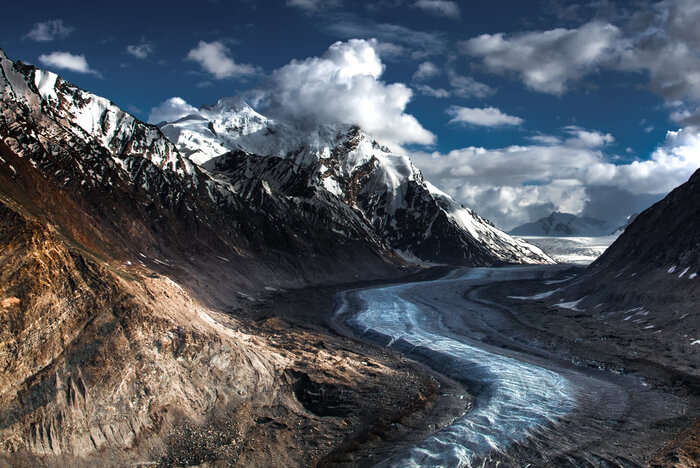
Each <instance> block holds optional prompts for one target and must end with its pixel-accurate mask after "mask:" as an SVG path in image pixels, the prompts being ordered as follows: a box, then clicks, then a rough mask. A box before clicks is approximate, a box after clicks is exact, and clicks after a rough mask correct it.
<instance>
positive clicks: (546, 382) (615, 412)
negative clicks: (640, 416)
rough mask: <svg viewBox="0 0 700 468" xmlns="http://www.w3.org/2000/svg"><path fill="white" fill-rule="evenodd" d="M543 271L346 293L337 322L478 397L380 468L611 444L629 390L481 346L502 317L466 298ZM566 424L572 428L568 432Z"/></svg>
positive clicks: (465, 274) (459, 276) (480, 274)
mask: <svg viewBox="0 0 700 468" xmlns="http://www.w3.org/2000/svg"><path fill="white" fill-rule="evenodd" d="M546 271H547V270H546V269H545V270H543V269H541V268H538V267H512V268H475V269H461V270H456V271H453V272H452V273H450V274H448V275H447V276H446V277H444V278H441V279H438V280H433V281H425V282H416V283H404V284H399V285H391V286H384V287H374V288H369V289H358V290H350V291H345V292H343V293H341V295H340V306H339V309H338V312H337V317H339V318H341V319H342V320H343V321H344V323H345V324H346V325H347V326H349V327H350V328H351V329H352V330H353V331H354V333H355V334H357V335H358V336H361V337H363V338H364V339H368V340H370V341H373V342H375V343H379V344H381V345H384V346H389V347H392V348H394V349H397V350H399V351H400V352H402V353H405V354H406V355H408V356H409V357H411V358H414V359H417V360H419V361H422V362H424V363H426V364H427V365H429V366H430V367H432V368H433V369H435V370H436V371H438V372H440V373H442V374H443V375H446V376H448V377H450V378H452V379H454V380H457V381H460V382H462V383H463V384H464V385H465V386H466V388H468V389H469V392H470V393H472V394H473V395H474V397H475V400H474V402H473V407H472V408H471V409H470V410H469V411H468V412H466V413H465V414H464V415H463V416H462V417H460V418H458V419H456V420H455V421H453V422H452V423H451V424H450V425H448V426H447V427H444V428H442V429H440V430H438V431H436V432H434V433H433V434H431V435H430V436H428V437H426V438H425V439H423V440H422V441H420V442H418V443H415V444H412V445H410V446H406V447H402V448H401V449H399V450H397V451H395V452H394V453H392V454H391V456H389V457H388V458H386V459H384V460H381V461H380V463H379V465H380V466H396V467H471V466H497V460H503V461H505V463H506V464H509V462H508V460H509V461H510V463H512V462H513V461H514V459H513V458H512V457H511V456H509V455H507V452H508V451H509V450H511V449H512V448H513V446H523V447H524V446H528V444H529V445H530V446H532V445H533V444H534V445H535V446H536V448H535V450H539V449H542V450H547V451H549V453H550V454H551V453H553V452H557V453H560V454H561V453H564V454H566V453H568V452H569V451H570V450H571V447H578V444H582V445H585V444H589V445H595V444H597V442H596V440H598V439H597V438H603V439H604V438H605V435H604V434H605V432H606V431H607V430H609V429H610V427H612V426H615V424H617V422H616V421H619V420H621V419H624V418H625V417H626V414H627V413H628V412H629V407H630V405H629V404H628V403H629V392H628V390H627V389H625V388H624V387H625V385H620V384H619V383H614V382H611V381H609V380H606V379H605V378H598V377H596V376H595V375H591V374H590V373H585V372H579V371H577V370H575V369H572V368H571V367H568V368H567V367H566V366H564V367H561V366H560V367H558V366H557V365H554V364H553V365H548V364H546V363H545V362H542V360H541V359H540V360H538V359H536V358H535V359H532V358H530V357H528V356H527V355H526V354H522V353H518V352H509V351H506V350H503V349H500V348H498V347H495V346H489V345H487V344H485V343H484V341H488V340H484V337H487V336H488V335H489V333H490V332H489V331H488V330H489V327H490V326H491V325H492V324H493V322H490V324H491V325H489V323H488V321H489V320H499V319H498V318H493V317H495V316H497V315H498V313H497V311H495V310H489V308H488V307H486V306H484V304H483V303H476V302H473V301H470V300H469V299H468V298H465V291H467V290H469V289H470V288H474V287H476V286H479V285H483V284H487V283H493V282H497V281H511V280H518V279H533V278H537V277H538V275H540V277H541V275H542V273H543V272H546ZM550 272H551V270H550ZM479 316H481V317H482V318H481V319H477V318H476V317H479ZM485 316H488V317H489V318H488V319H484V318H483V317H485ZM465 317H466V319H465ZM485 324H486V325H485ZM494 333H497V332H496V331H495V332H494ZM632 384H633V385H637V384H638V382H634V383H632ZM672 406H674V408H675V409H674V411H675V410H677V409H678V408H676V405H672ZM650 407H651V406H650ZM664 411H666V410H664ZM572 421H574V422H575V423H574V424H571V425H568V424H570V423H571V422H572ZM562 422H565V423H566V424H567V426H566V428H565V430H564V429H562ZM613 429H614V427H613ZM559 433H562V434H563V433H567V434H566V435H562V436H561V439H562V440H563V441H562V442H561V445H560V446H556V447H554V448H552V447H553V446H552V445H551V444H549V445H548V443H547V442H540V441H543V440H544V441H546V440H548V439H549V440H551V439H552V438H557V437H559V435H558V434H559ZM593 433H595V435H594V436H590V434H593ZM553 434H554V435H553ZM567 437H568V438H569V439H568V440H566V439H567ZM533 441H534V442H533ZM557 443H558V442H557ZM547 445H548V447H544V446H547ZM528 450H529V449H528ZM574 450H575V451H578V450H579V449H578V448H575V449H574ZM541 455H542V454H538V455H537V456H536V457H535V459H538V457H539V456H541ZM549 456H550V455H544V459H543V460H547V459H548V458H549ZM564 456H565V457H567V459H568V455H564ZM528 458H529V456H528ZM540 460H541V461H542V459H540ZM518 461H519V459H518ZM584 461H585V463H584ZM491 462H493V463H491ZM536 463H538V462H536ZM579 463H584V464H585V465H586V466H636V463H634V462H630V463H629V465H628V464H627V463H626V462H624V461H623V462H620V461H618V460H617V459H615V461H614V463H613V464H610V465H608V464H607V463H605V462H603V460H602V458H600V457H598V456H597V455H596V456H590V457H589V456H583V457H582V458H581V459H580V460H578V459H577V461H575V460H572V461H571V464H572V465H573V466H583V465H580V464H579ZM599 463H602V464H599ZM618 463H619V464H618ZM567 464H568V463H567ZM500 466H504V465H500ZM523 466H526V464H524V465H523ZM533 466H534V465H533Z"/></svg>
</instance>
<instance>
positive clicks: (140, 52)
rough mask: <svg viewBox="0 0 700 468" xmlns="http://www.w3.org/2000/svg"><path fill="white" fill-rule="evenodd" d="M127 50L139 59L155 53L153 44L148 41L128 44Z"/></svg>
mask: <svg viewBox="0 0 700 468" xmlns="http://www.w3.org/2000/svg"><path fill="white" fill-rule="evenodd" d="M126 52H127V53H128V54H129V55H133V56H134V57H136V58H137V59H141V60H144V59H146V58H148V56H149V55H151V54H152V53H153V45H151V44H150V43H148V42H142V43H140V44H134V45H128V46H126Z"/></svg>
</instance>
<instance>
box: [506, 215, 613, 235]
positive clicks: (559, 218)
mask: <svg viewBox="0 0 700 468" xmlns="http://www.w3.org/2000/svg"><path fill="white" fill-rule="evenodd" d="M614 229H615V226H613V225H611V224H610V223H609V222H607V221H603V220H601V219H595V218H589V217H582V216H577V215H575V214H572V213H563V212H560V211H554V212H552V213H550V214H549V215H548V216H545V217H544V218H540V219H538V220H537V221H534V222H531V223H526V224H522V225H520V226H518V227H516V228H514V229H512V230H511V231H510V234H512V235H516V236H557V237H571V236H585V237H598V236H605V235H609V234H610V233H611V232H612V231H613V230H614Z"/></svg>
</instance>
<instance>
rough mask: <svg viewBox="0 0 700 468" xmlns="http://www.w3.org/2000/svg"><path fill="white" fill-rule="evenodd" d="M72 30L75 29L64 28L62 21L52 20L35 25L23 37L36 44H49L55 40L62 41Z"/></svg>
mask: <svg viewBox="0 0 700 468" xmlns="http://www.w3.org/2000/svg"><path fill="white" fill-rule="evenodd" d="M74 30H75V28H73V27H71V26H66V24H65V23H64V22H63V20H62V19H53V20H48V21H44V22H41V23H35V24H34V26H32V29H30V30H29V32H28V33H27V34H26V35H25V36H24V37H26V38H28V39H31V40H33V41H37V42H50V41H53V40H55V39H63V38H64V37H66V36H68V35H69V34H70V33H72V32H73V31H74Z"/></svg>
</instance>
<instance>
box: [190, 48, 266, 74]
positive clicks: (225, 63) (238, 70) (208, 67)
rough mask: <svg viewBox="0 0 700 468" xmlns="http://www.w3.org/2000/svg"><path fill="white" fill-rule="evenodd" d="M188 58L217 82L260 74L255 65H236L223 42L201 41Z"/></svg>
mask: <svg viewBox="0 0 700 468" xmlns="http://www.w3.org/2000/svg"><path fill="white" fill-rule="evenodd" d="M186 58H187V60H191V61H193V62H197V63H198V64H199V65H200V66H201V67H202V68H203V69H204V71H206V72H208V73H211V74H212V75H213V76H214V78H216V79H217V80H222V79H225V78H237V77H242V76H249V75H254V74H256V73H257V72H258V70H257V68H256V67H254V66H253V65H248V64H240V63H236V62H235V61H234V60H233V58H232V57H231V50H230V49H229V48H228V47H227V46H226V45H225V44H224V43H223V42H221V41H212V42H206V41H199V44H197V47H195V48H194V49H192V50H190V51H189V53H188V54H187V57H186Z"/></svg>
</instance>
